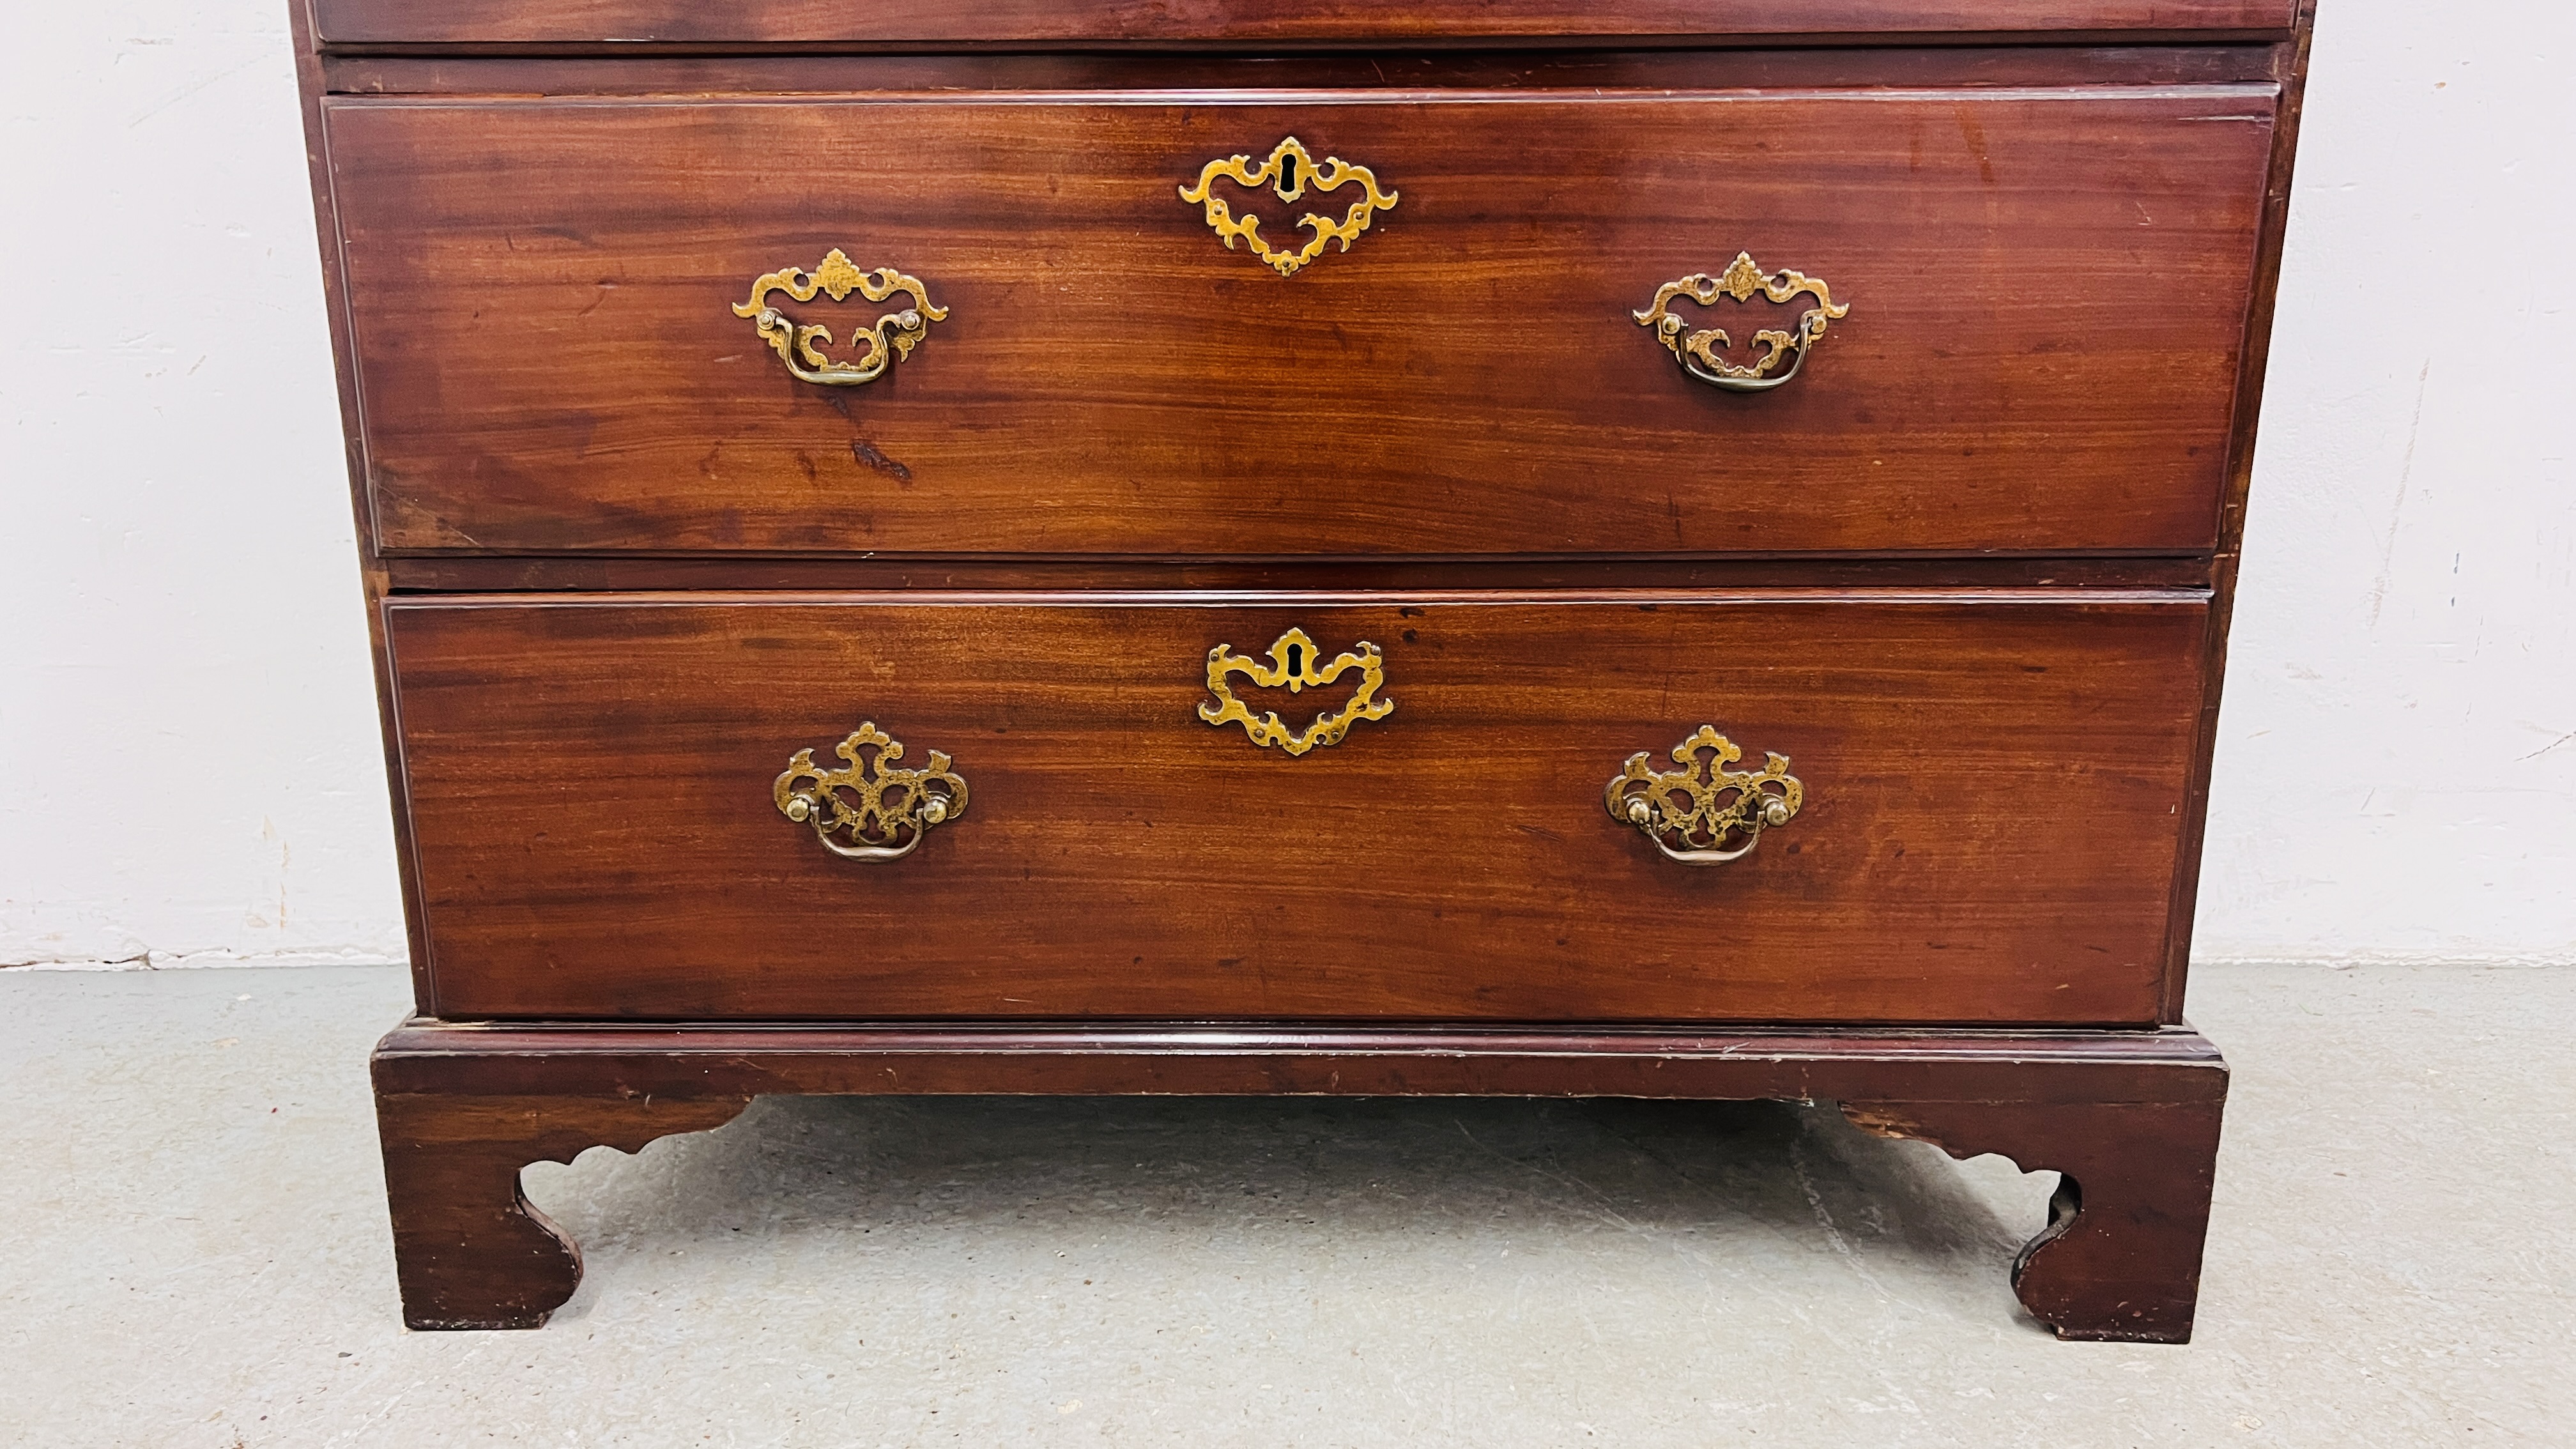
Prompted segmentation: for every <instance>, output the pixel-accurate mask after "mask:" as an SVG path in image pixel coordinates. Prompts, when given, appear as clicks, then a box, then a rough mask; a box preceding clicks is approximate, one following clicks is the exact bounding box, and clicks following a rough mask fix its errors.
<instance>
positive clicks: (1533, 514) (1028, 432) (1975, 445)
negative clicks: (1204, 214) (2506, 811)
mask: <svg viewBox="0 0 2576 1449" xmlns="http://www.w3.org/2000/svg"><path fill="white" fill-rule="evenodd" d="M2273 93H2274V88H2273V87H2271V86H2269V85H2265V86H2259V87H2224V86H2208V87H2167V88H2159V89H2156V90H2153V91H2132V90H2072V91H2057V92H2044V93H2026V92H1999V91H1986V90H1974V91H1958V92H1949V93H1928V94H1927V93H1916V92H1887V91H1855V92H1824V93H1815V94H1808V95H1799V96H1771V95H1763V96H1752V95H1732V96H1700V97H1691V98H1674V99H1665V100H1634V99H1593V100H1579V99H1569V98H1565V97H1562V96H1557V97H1552V98H1543V99H1542V98H1531V97H1527V96H1521V97H1517V98H1512V97H1506V96H1504V95H1502V94H1500V93H1496V94H1494V95H1489V96H1485V97H1481V98H1473V99H1470V98H1461V97H1456V96H1453V95H1450V94H1449V93H1437V94H1424V95H1418V96H1416V95H1406V94H1402V93H1386V92H1380V93H1373V94H1371V95H1369V96H1366V97H1352V96H1350V95H1347V94H1344V93H1336V96H1335V98H1322V97H1319V98H1317V99H1315V100H1313V101H1312V102H1311V103H1302V104H1279V103H1272V102H1257V103H1256V102H1253V101H1247V100H1241V99H1240V98H1235V97H1222V96H1210V97H1204V98H1201V99H1196V100H1193V101H1190V102H1188V103H1186V104H1177V103H1171V102H1169V101H1162V100H1152V99H1148V98H1144V97H1135V98H1129V99H1132V101H1133V103H1131V104H1124V103H1122V104H1112V103H1110V102H1111V101H1112V100H1113V99H1115V98H1108V97H1102V98H1096V99H1095V100H1094V101H1092V102H1089V103H1083V104H1073V103H1059V102H1056V101H1051V100H1043V99H1033V98H1029V97H1021V98H1019V99H1018V100H1016V101H1013V100H1006V99H1004V98H999V97H986V98H984V99H982V100H949V101H940V102H930V101H923V100H914V101H894V100H885V99H877V100H865V101H862V100H847V101H812V100H795V101H785V100H782V101H774V102H756V101H725V102H718V101H705V102H698V103H691V104H664V103H656V102H649V101H616V102H543V101H474V102H454V103H422V102H396V101H354V100H330V101H326V103H325V113H326V128H327V130H328V133H329V142H330V154H331V157H332V164H333V184H334V187H335V193H336V198H337V202H338V208H339V215H340V224H341V230H342V234H343V238H344V242H343V255H344V257H345V261H346V266H347V269H348V296H349V298H350V302H351V310H352V319H353V331H354V355H355V360H356V366H357V369H358V371H359V374H360V382H361V387H360V391H361V395H362V397H363V405H364V417H365V436H366V444H367V449H368V457H369V471H370V479H371V484H372V499H373V518H374V525H375V538H376V541H377V543H378V545H379V546H380V547H381V548H382V549H384V550H385V551H387V552H392V553H406V552H424V551H458V552H471V553H511V552H538V553H578V552H600V551H607V552H615V551H666V552H667V551H674V550H681V551H701V550H704V551H729V552H792V553H834V552H855V551H876V552H936V553H952V554H953V553H964V552H997V553H1013V554H1053V555H1064V554H1145V555H1190V556H1205V555H1215V554H1252V555H1302V554H1348V555H1387V554H1397V555H1402V554H1455V555H1477V554H1496V553H1547V554H1584V553H1611V554H1633V553H1638V552H1658V553H1741V552H1760V553H1780V552H1810V551H1831V552H1850V553H1873V552H1875V553H1887V552H1902V553H1919V552H1926V551H1935V552H1937V551H1971V552H1973V551H2022V552H2047V553H2080V552H2087V551H2096V550H2130V551H2168V552H2205V551H2207V550H2208V549H2209V548H2210V547H2211V546H2212V545H2213V543H2214V541H2215V538H2216V528H2217V516H2218V503H2219V496H2220V491H2221V486H2222V484H2223V481H2224V479H2225V477H2226V466H2227V458H2228V442H2229V426H2230V423H2231V419H2232V406H2233V403H2234V394H2235V378H2236V368H2237V364H2238V360H2239V358H2240V355H2241V352H2242V349H2243V345H2244V322H2245V315H2246V307H2247V302H2248V298H2249V296H2250V294H2251V288H2252V283H2253V269H2254V242H2255V237H2256V229H2257V227H2258V225H2259V222H2260V219H2261V214H2262V213H2261V206H2262V183H2263V176H2264V166H2265V162H2266V158H2267V156H2268V154H2269V142H2270V136H2271V116H2272V108H2273V103H2274V102H2273ZM1291 133H1294V134H1297V135H1298V136H1300V137H1301V138H1302V139H1303V140H1305V141H1306V142H1307V143H1308V144H1309V145H1310V146H1312V147H1313V148H1314V149H1315V150H1316V151H1317V152H1318V153H1333V154H1342V155H1346V156H1348V157H1349V158H1351V159H1355V160H1361V161H1364V162H1365V163H1367V164H1369V165H1371V166H1373V167H1375V168H1376V169H1377V171H1378V174H1379V175H1380V177H1381V178H1382V179H1383V180H1384V182H1385V183H1386V184H1387V185H1389V186H1392V187H1394V188H1396V189H1397V191H1398V192H1399V194H1400V197H1401V200H1400V202H1399V205H1398V208H1397V209H1396V210H1394V211H1391V212H1387V213H1383V214H1382V215H1381V217H1380V219H1379V221H1378V223H1377V225H1376V226H1375V227H1374V228H1373V229H1372V231H1371V232H1370V233H1369V234H1368V235H1366V236H1364V237H1362V238H1361V239H1360V240H1359V243H1358V245H1357V246H1356V247H1354V248H1353V249H1352V250H1351V251H1350V252H1349V253H1347V254H1342V253H1338V252H1337V253H1334V254H1331V255H1327V256H1325V257H1324V258H1322V259H1321V260H1319V261H1318V262H1317V263H1316V264H1315V265H1314V266H1312V267H1310V268H1308V269H1307V270H1306V271H1304V272H1301V273H1300V274H1299V275H1297V276H1295V277H1292V278H1286V279H1283V278H1280V277H1278V276H1275V275H1272V274H1271V273H1269V272H1268V271H1266V270H1264V269H1263V268H1261V267H1260V266H1259V265H1258V264H1257V263H1255V262H1254V261H1253V260H1251V259H1250V258H1249V257H1248V256H1247V255H1245V254H1244V253H1242V252H1240V251H1236V252H1228V251H1227V250H1225V249H1224V248H1223V247H1222V246H1221V245H1219V244H1218V242H1217V240H1216V238H1215V237H1214V236H1213V235H1212V234H1211V233H1210V232H1209V231H1208V229H1207V227H1206V225H1205V223H1204V222H1203V220H1202V219H1201V217H1200V215H1199V212H1198V209H1197V208H1196V207H1193V206H1189V205H1186V204H1184V203H1182V202H1181V201H1179V200H1178V198H1177V197H1176V195H1175V194H1174V188H1175V187H1176V186H1177V184H1178V183H1179V182H1181V181H1185V180H1188V179H1191V178H1192V177H1193V176H1194V175H1195V171H1196V168H1197V166H1198V165H1199V163H1200V162H1202V161H1204V160H1207V159H1212V158H1215V157H1221V156H1224V155H1227V154H1229V153H1232V152H1237V151H1254V152H1260V151H1264V150H1266V149H1267V148H1268V146H1270V145H1271V144H1272V143H1273V142H1275V141H1276V140H1277V139H1278V138H1280V137H1282V136H1285V135H1288V134H1291ZM1264 200H1265V201H1266V202H1267V203H1268V206H1269V209H1270V210H1271V211H1272V212H1274V213H1275V212H1279V211H1282V210H1285V209H1286V208H1283V207H1282V206H1281V205H1280V204H1279V203H1278V202H1277V201H1276V199H1275V198H1268V197H1266V196H1265V197H1264ZM1285 220H1287V218H1276V219H1275V221H1274V227H1273V229H1274V230H1276V229H1279V228H1278V225H1277V223H1279V222H1284V221H1285ZM835 245H838V246H843V247H845V248H846V249H848V250H849V251H850V252H851V254H852V255H853V256H854V257H856V258H858V259H859V260H860V261H861V263H862V264H863V265H869V266H874V265H878V264H880V263H891V264H898V265H900V266H902V267H904V268H905V269H906V270H909V271H911V272H913V273H914V274H915V275H918V276H920V277H922V278H923V279H924V280H925V281H927V282H928V283H929V284H930V285H931V288H932V294H933V296H934V297H935V298H937V299H938V300H940V301H941V302H942V303H943V304H945V305H948V306H949V307H951V309H952V311H953V314H954V315H953V317H952V320H951V321H949V322H948V323H946V324H943V325H942V326H941V327H940V328H938V329H937V330H936V331H935V333H934V334H933V336H932V337H931V339H930V340H929V342H928V343H927V344H925V346H924V347H923V348H922V349H921V351H920V352H919V353H918V354H917V355H916V356H915V357H914V358H913V359H911V360H909V361H907V362H905V363H903V364H901V365H900V366H898V367H897V368H896V369H895V371H894V373H893V374H892V375H891V376H890V377H889V378H888V379H886V380H884V381H881V382H878V383H876V384H873V385H870V386H868V387H864V388H857V389H846V390H844V389H824V388H816V387H813V386H810V385H808V384H804V383H799V382H796V381H794V380H793V379H791V378H790V377H788V376H787V375H786V373H785V371H784V370H783V369H782V368H781V367H780V366H779V365H778V363H777V360H776V359H775V358H774V357H772V356H771V355H769V353H768V352H767V351H766V350H765V349H763V348H762V347H761V346H760V345H759V343H758V341H757V339H756V338H754V337H753V335H752V333H751V329H750V326H749V324H748V323H745V322H743V321H742V320H741V319H739V318H736V317H734V316H733V315H732V314H731V312H730V310H729V307H730V304H731V303H733V302H736V301H739V300H740V299H741V297H742V295H743V294H744V293H745V292H746V291H747V290H748V284H749V281H750V279H751V278H752V277H754V276H756V275H758V274H759V273H761V272H765V271H768V270H771V269H773V268H776V267H779V266H783V265H789V264H802V265H812V264H813V263H814V262H816V261H817V260H819V259H820V257H821V254H822V253H823V251H824V250H826V249H827V248H829V247H831V246H835ZM1746 249H1749V250H1751V251H1752V252H1753V253H1754V254H1755V256H1756V257H1757V258H1758V259H1759V260H1760V261H1761V262H1762V263H1763V264H1765V265H1766V266H1772V267H1797V268H1799V269H1801V270H1804V271H1808V272H1811V273H1813V274H1815V275H1819V276H1823V277H1826V278H1828V279H1829V280H1830V281H1831V282H1832V283H1833V285H1834V288H1835V292H1836V295H1837V297H1838V298H1841V299H1848V300H1850V301H1851V303H1852V304H1853V309H1854V310H1853V312H1852V315H1851V316H1850V318H1848V319H1847V320H1846V321H1845V322H1842V323H1838V324H1836V327H1835V330H1834V332H1833V334H1832V335H1831V336H1830V337H1828V338H1827V339H1826V340H1825V341H1824V342H1823V343H1822V344H1820V345H1819V348H1818V355H1817V358H1816V361H1815V362H1814V363H1813V364H1812V365H1811V366H1810V367H1809V368H1808V369H1807V371H1806V373H1805V375H1803V376H1801V377H1800V378H1799V379H1798V380H1797V381H1796V382H1795V383H1793V384H1791V385H1790V386H1788V387H1785V388H1782V389H1780V390H1779V391H1777V392H1773V393H1769V394H1764V395H1761V396H1758V397H1745V396H1738V395H1730V394H1722V393H1718V392H1715V391H1714V390H1712V389H1709V388H1707V387H1705V386H1703V385H1700V384H1698V383H1694V382H1692V381H1690V380H1689V379H1687V378H1686V377H1684V376H1683V375H1682V373H1681V372H1680V370H1679V369H1678V368H1677V367H1675V366H1674V364H1673V361H1672V359H1671V357H1670V356H1669V355H1668V354H1666V353H1665V352H1664V351H1663V350H1662V349H1661V348H1659V347H1658V346H1656V345H1655V343H1654V341H1653V340H1652V338H1651V337H1649V336H1648V335H1647V334H1646V332H1645V331H1644V329H1642V328H1640V327H1638V326H1636V325H1635V323H1634V322H1633V321H1631V320H1630V318H1629V313H1630V312H1631V311H1632V310H1634V309H1636V308H1639V307H1642V306H1643V305H1645V303H1646V301H1647V300H1648V299H1649V298H1650V297H1651V295H1652V293H1653V291H1654V288H1655V286H1656V285H1657V284H1659V283H1661V282H1663V281H1668V280H1671V279H1673V278H1675V277H1678V276H1681V275H1683V274H1684V273H1687V272H1692V271H1715V270H1718V269H1720V268H1722V267H1723V266H1724V265H1725V263H1726V262H1727V261H1728V260H1729V259H1730V258H1732V257H1733V256H1734V254H1735V253H1736V252H1737V251H1738V250H1746ZM826 310H829V309H826ZM841 310H843V311H847V310H849V309H846V308H845V309H841ZM1747 310H1749V309H1740V308H1737V307H1736V306H1735V305H1734V304H1732V303H1728V304H1725V306H1724V310H1723V311H1721V312H1719V313H1717V314H1715V315H1716V318H1717V320H1719V321H1720V322H1722V323H1724V324H1727V325H1729V326H1730V330H1733V331H1735V332H1736V333H1737V335H1738V336H1739V337H1744V335H1745V334H1746V333H1747V332H1749V330H1750V328H1749V327H1747V326H1745V325H1744V321H1745V319H1744V318H1742V317H1739V316H1738V315H1736V314H1738V313H1739V312H1744V311H1747ZM1775 310H1776V311H1777V312H1779V313H1781V314H1784V316H1783V317H1782V318H1780V319H1774V320H1780V321H1785V314H1788V313H1789V312H1790V310H1791V309H1788V308H1779V309H1775ZM871 315H873V314H871ZM1755 315H1757V316H1758V315H1760V314H1755ZM1746 340H1748V341H1749V338H1748V339H1746Z"/></svg>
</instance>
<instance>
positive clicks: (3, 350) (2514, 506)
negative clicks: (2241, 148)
mask: <svg viewBox="0 0 2576 1449" xmlns="http://www.w3.org/2000/svg"><path fill="white" fill-rule="evenodd" d="M2324 7H2325V15H2324V18H2323V21H2322V23H2321V25H2320V27H2319V30H2318V37H2317V47H2316V66H2315V79H2314V81H2313V82H2312V85H2311V89H2310V92H2309V112H2308V123H2307V130H2306V135H2305V147H2304V151H2303V155H2302V157H2301V163H2300V177H2299V193H2298V201H2297V206H2296V210H2295V214H2294V219H2293V223H2292V227H2291V233H2290V251H2289V257H2288V261H2287V264H2286V266H2285V268H2284V275H2283V282H2282V290H2281V310H2280V323H2279V334H2278V341H2277V345H2276V347H2275V352H2274V364H2273V371H2272V386H2271V395H2270V399H2269V402H2268V405H2267V407H2266V409H2265V417H2264V430H2265V431H2264V441H2263V449H2262V454H2261V457H2260V461H2259V466H2258V470H2257V477H2256V484H2255V501H2254V509H2253V514H2252V522H2251V527H2250V530H2249V534H2248V538H2247V558H2246V563H2245V571H2244V592H2243V599H2242V604H2241V608H2240V611H2239V614H2238V619H2237V633H2236V647H2235V655H2234V660H2233V664H2232V667H2231V670H2230V675H2229V682H2228V704H2227V711H2226V716H2225V725H2224V729H2225V738H2224V741H2223V743H2222V745H2221V747H2220V752H2219V764H2218V779H2217V799H2216V804H2215V808H2214V809H2213V811H2212V815H2211V822H2210V845H2209V865H2210V869H2209V872H2208V877H2207V886H2206V890H2205V893H2204V897H2203V903H2202V913H2201V922H2202V925H2201V935H2200V943H2201V954H2202V956H2203V957H2205V958H2210V957H2244V956H2261V957H2302V958H2306V957H2314V958H2326V957H2338V956H2348V955H2354V954H2366V955H2383V956H2420V957H2440V958H2519V959H2533V960H2550V961H2576V489H2571V487H2570V484H2571V482H2576V474H2572V473H2571V469H2570V463H2569V458H2570V454H2571V452H2576V423H2571V418H2576V323H2571V319H2570V314H2569V310H2568V309H2569V304H2570V301H2571V297H2570V291H2571V286H2576V284H2571V281H2570V260H2571V258H2576V11H2571V10H2570V9H2569V8H2568V7H2566V6H2563V5H2561V4H2559V3H2557V0H2452V3H2449V4H2446V5H2444V6H2443V7H2441V9H2442V23H2441V24H2440V25H2438V26H2434V25H2428V24H2426V23H2425V9H2424V7H2423V6H2422V5H2421V4H2420V3H2417V0H2324ZM284 10H285V6H284V0H192V3H180V0H115V3H107V4H100V5H90V6H68V5H35V4H31V3H22V4H16V5H11V6H8V7H7V8H6V12H5V14H0V118H5V120H4V121H0V124H5V137H6V139H5V142H0V148H5V149H0V207H5V209H6V210H5V220H0V287H5V288H6V290H7V295H8V300H9V305H8V307H7V308H6V309H5V313H0V962H7V963H23V962H37V961H98V960H118V959H130V958H137V957H142V956H145V955H146V954H147V953H148V954H149V955H150V957H151V958H152V959H154V960H156V961H163V962H168V961H180V962H186V961H200V960H222V959H233V958H255V959H263V960H275V959H351V960H393V959H397V958H398V957H399V956H400V954H401V951H402V932H401V927H400V907H399V904H398V902H397V899H396V895H395V889H394V877H393V859H392V845H391V840H390V835H389V831H388V827H387V825H386V804H385V791H384V781H383V772H382V767H381V765H380V763H379V761H378V756H377V743H376V733H375V723H374V707H375V706H374V695H373V691H372V688H371V686H370V684H369V679H368V673H367V663H366V656H365V631H364V627H363V621H362V620H361V618H360V611H359V607H358V580H357V571H356V568H355V566H354V563H353V555H352V551H351V543H350V521H349V509H348V503H347V500H346V496H345V488H344V483H343V474H342V471H341V466H340V460H339V449H338V443H337V430H338V426H339V424H338V418H337V414H336V411H335V406H334V402H333V391H332V382H331V374H330V358H329V353H328V351H327V345H326V340H325V333H324V327H323V317H322V293H321V284H320V280H319V267H318V263H317V262H316V260H315V257H316V252H315V248H314V244H313V230H312V213H311V211H310V209H309V207H308V204H307V201H306V194H305V187H306V179H305V171H304V165H303V159H302V158H303V150H302V139H301V134H300V132H299V129H298V121H297V114H296V107H295V99H294V81H293V74H292V68H291V65H290V62H289V58H288V50H287V38H286V33H285V25H284V18H283V17H284Z"/></svg>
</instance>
